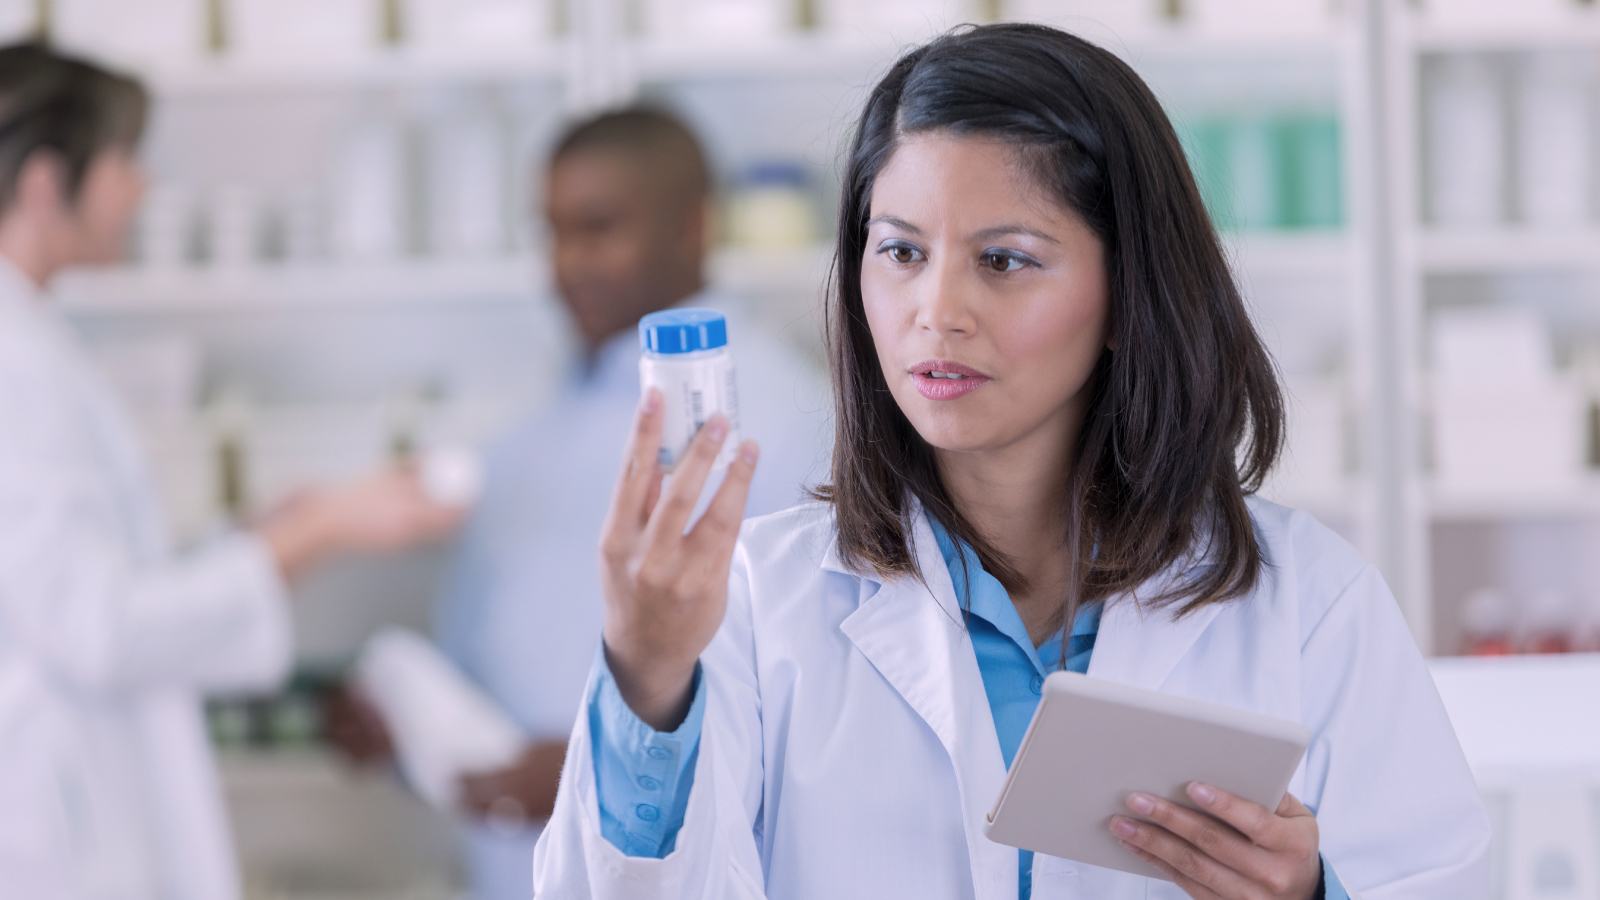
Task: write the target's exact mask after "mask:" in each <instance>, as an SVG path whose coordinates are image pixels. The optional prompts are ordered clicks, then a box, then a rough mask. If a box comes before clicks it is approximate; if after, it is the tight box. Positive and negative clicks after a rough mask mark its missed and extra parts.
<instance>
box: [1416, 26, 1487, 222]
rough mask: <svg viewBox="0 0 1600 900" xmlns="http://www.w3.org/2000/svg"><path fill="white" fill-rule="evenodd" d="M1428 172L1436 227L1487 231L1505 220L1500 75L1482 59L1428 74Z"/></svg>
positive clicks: (1456, 61) (1450, 60)
mask: <svg viewBox="0 0 1600 900" xmlns="http://www.w3.org/2000/svg"><path fill="white" fill-rule="evenodd" d="M1429 74H1430V75H1431V76H1432V77H1431V78H1430V79H1429V81H1428V91H1427V100H1426V112H1425V115H1426V122H1427V127H1426V134H1425V140H1426V153H1427V160H1426V170H1427V173H1428V175H1427V186H1428V200H1429V211H1430V213H1431V216H1430V217H1431V219H1432V221H1433V224H1434V225H1436V226H1438V227H1440V228H1446V229H1484V228H1494V227H1497V226H1499V225H1501V224H1502V223H1503V222H1504V219H1505V182H1506V134H1505V132H1506V129H1505V108H1504V98H1503V96H1502V83H1501V78H1500V72H1499V71H1498V69H1497V68H1496V67H1495V66H1494V64H1493V63H1492V62H1491V61H1490V60H1488V59H1486V58H1484V57H1481V56H1474V55H1457V56H1450V57H1446V58H1444V59H1442V60H1440V61H1438V63H1436V65H1435V66H1434V67H1433V69H1432V71H1431V72H1430V73H1429Z"/></svg>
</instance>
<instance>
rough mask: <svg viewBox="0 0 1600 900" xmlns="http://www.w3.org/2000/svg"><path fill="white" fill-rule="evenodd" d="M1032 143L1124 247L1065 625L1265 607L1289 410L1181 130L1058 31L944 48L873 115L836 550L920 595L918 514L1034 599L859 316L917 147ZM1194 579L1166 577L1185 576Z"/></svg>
mask: <svg viewBox="0 0 1600 900" xmlns="http://www.w3.org/2000/svg"><path fill="white" fill-rule="evenodd" d="M925 132H946V133H951V134H955V135H972V136H976V137H982V138H985V139H1000V140H1003V141H1006V142H1008V143H1010V144H1012V145H1013V146H1015V147H1016V149H1017V150H1018V152H1019V153H1020V154H1021V157H1022V159H1023V160H1025V161H1026V162H1027V163H1028V168H1029V169H1030V170H1031V171H1032V173H1033V174H1034V176H1035V177H1036V178H1038V179H1039V183H1040V186H1041V188H1042V189H1045V190H1050V191H1053V192H1054V194H1055V197H1056V199H1057V200H1058V201H1059V202H1060V203H1061V204H1063V205H1064V207H1065V208H1067V209H1069V210H1072V211H1074V212H1075V213H1076V214H1077V215H1078V216H1080V217H1081V218H1082V220H1083V221H1084V222H1085V223H1087V224H1088V226H1089V227H1090V228H1092V229H1093V230H1094V232H1095V233H1096V234H1097V235H1098V236H1099V238H1100V240H1101V242H1102V243H1103V244H1104V247H1105V264H1106V273H1107V276H1108V277H1107V285H1108V294H1109V297H1108V303H1109V329H1108V335H1109V341H1108V347H1109V348H1112V349H1107V350H1106V351H1104V352H1102V354H1101V357H1100V359H1099V360H1098V362H1097V364H1096V366H1095V369H1094V372H1093V375H1092V376H1091V378H1092V381H1091V383H1090V388H1089V389H1090V391H1091V397H1092V399H1091V401H1090V403H1089V406H1088V410H1087V413H1086V415H1085V420H1084V423H1083V427H1082V429H1081V431H1080V433H1079V437H1078V444H1077V448H1076V452H1075V455H1074V457H1073V459H1072V460H1071V461H1070V465H1071V466H1072V472H1071V477H1070V479H1069V483H1068V487H1067V490H1066V493H1065V495H1064V496H1062V497H1061V498H1060V502H1061V504H1062V506H1063V513H1064V515H1063V516H1062V521H1063V522H1064V523H1065V533H1064V534H1063V535H1062V541H1063V548H1064V552H1067V553H1069V554H1070V555H1071V559H1070V563H1071V567H1072V568H1071V573H1072V577H1071V578H1070V579H1069V584H1070V585H1071V587H1070V588H1069V590H1068V594H1067V595H1066V596H1064V597H1063V598H1062V599H1061V606H1060V608H1059V610H1058V613H1057V624H1061V623H1064V622H1067V621H1070V620H1071V619H1072V617H1073V615H1074V614H1075V613H1076V611H1077V609H1078V608H1079V607H1080V606H1081V605H1083V604H1085V603H1088V602H1092V601H1094V600H1098V599H1102V598H1111V597H1116V596H1120V595H1124V594H1126V595H1130V596H1131V595H1133V593H1134V591H1135V590H1136V589H1137V588H1139V587H1140V586H1141V585H1145V584H1147V583H1150V584H1151V585H1155V587H1153V589H1152V590H1151V591H1150V592H1149V595H1148V596H1144V597H1138V598H1137V602H1143V603H1148V604H1155V605H1169V604H1180V608H1179V615H1183V614H1187V613H1189V612H1191V611H1193V610H1194V609H1197V608H1199V607H1200V606H1203V605H1205V604H1209V603H1216V602H1220V601H1225V600H1228V599H1231V598H1235V597H1239V596H1242V595H1244V594H1245V593H1247V592H1248V591H1249V590H1250V589H1251V588H1252V587H1254V585H1255V583H1256V579H1257V578H1258V576H1259V574H1260V570H1261V566H1262V565H1263V557H1262V551H1261V546H1260V543H1259V542H1258V541H1257V539H1256V535H1255V532H1254V529H1253V527H1252V525H1251V519H1250V514H1249V510H1248V509H1247V508H1246V505H1245V495H1246V494H1247V493H1251V492H1254V491H1255V490H1256V489H1257V488H1259V487H1260V485H1261V482H1262V479H1263V478H1264V477H1265V476H1266V474H1267V472H1268V470H1269V469H1271V467H1272V465H1273V463H1274V462H1275V460H1276V458H1277V455H1278V452H1279V449H1280V446H1281V444H1282V440H1283V430H1284V424H1283V399H1282V395H1281V393H1280V390H1279V387H1278V382H1277V377H1276V373H1275V370H1274V366H1273V363H1272V360H1271V358H1270V356H1269V355H1268V353H1267V351H1266V349H1265V347H1264V346H1263V345H1262V343H1261V340H1260V338H1259V337H1258V336H1257V334H1256V331H1255V329H1254V327H1253V326H1252V325H1251V322H1250V317H1249V315H1248V313H1247V312H1246V310H1245V306H1244V303H1243V301H1242V300H1241V298H1240V295H1239V290H1238V288H1237V286H1236V285H1235V283H1234V280H1233V276H1232V274H1231V272H1230V271H1229V268H1228V263H1227V261H1226V258H1225V257H1224V255H1223V251H1222V246H1221V244H1220V242H1219V241H1218V238H1217V234H1216V232H1215V230H1214V229H1213V227H1212V225H1211V222H1210V220H1209V218H1208V217H1207V215H1206V210H1205V206H1204V204H1203V203H1202V201H1201V199H1200V192H1199V190H1198V189H1197V188H1196V186H1195V181H1194V177H1193V176H1192V175H1191V173H1190V171H1189V167H1188V164H1187V163H1186V162H1185V159H1184V155H1183V150H1182V149H1181V147H1180V146H1179V143H1178V138H1177V135H1176V134H1175V133H1174V132H1173V129H1172V125H1171V123H1170V122H1169V121H1168V120H1167V117H1166V114H1165V113H1164V112H1163V111H1162V109H1161V105H1160V103H1159V102H1158V101H1157V100H1156V98H1155V96H1154V95H1153V94H1152V93H1151V92H1150V89H1149V88H1148V87H1147V86H1146V85H1145V84H1144V82H1143V81H1142V80H1140V78H1139V76H1138V75H1136V74H1134V72H1133V70H1132V69H1130V68H1129V67H1128V66H1127V65H1126V64H1124V63H1123V62H1122V61H1121V60H1119V59H1117V58H1116V57H1115V56H1113V55H1112V54H1111V53H1109V52H1107V51H1105V50H1103V49H1101V48H1100V47H1097V46H1095V45H1094V44H1091V43H1089V42H1087V41H1084V40H1082V39H1080V38H1077V37H1074V36H1073V35H1070V34H1067V33H1065V32H1062V31H1058V30H1056V29H1053V28H1047V27H1044V26H1040V25H1020V24H1009V25H989V26H982V27H976V28H966V29H962V30H958V31H955V32H952V33H950V34H946V35H944V36H942V37H940V38H937V39H935V40H934V41H932V42H931V43H929V44H927V45H925V46H922V47H919V48H917V49H915V50H912V51H910V52H909V53H907V54H905V55H904V56H902V57H901V58H900V59H899V60H898V61H897V62H896V63H895V64H894V66H893V68H891V69H890V70H889V73H888V74H887V75H886V76H884V78H883V80H882V81H880V82H879V83H878V84H877V86H876V87H875V88H873V90H872V93H871V95H870V96H869V97H868V99H867V102H866V107H865V109H864V111H863V113H862V115H861V119H860V122H859V124H858V125H857V127H856V132H855V138H854V141H853V144H852V146H851V149H850V155H849V159H848V163H847V169H846V172H845V177H844V189H843V198H842V202H841V204H840V209H839V237H838V245H837V251H836V253H837V256H836V258H835V260H834V267H833V277H832V285H831V290H830V298H829V302H828V311H827V332H828V335H827V336H828V353H829V357H830V363H831V367H832V370H833V390H834V401H835V407H836V417H835V423H836V424H835V428H836V432H835V441H834V455H833V469H832V473H831V474H832V479H831V483H830V484H826V485H823V486H821V487H819V488H818V489H817V491H816V494H817V496H819V497H820V498H822V499H824V500H827V501H829V502H831V503H832V504H833V507H834V514H835V518H836V521H837V527H838V546H839V554H840V557H841V558H842V560H843V561H844V562H846V563H847V564H850V565H852V566H854V567H856V568H858V569H860V570H862V571H866V570H869V569H870V570H875V571H876V572H877V573H878V574H880V575H883V576H885V577H895V576H901V575H913V576H918V577H920V575H921V573H920V572H918V570H917V566H916V561H915V557H914V556H913V553H912V550H911V548H910V546H909V544H910V541H909V535H910V528H911V517H912V511H913V509H914V502H913V498H914V500H915V502H920V504H921V506H922V508H923V509H924V510H925V511H926V512H927V514H928V515H929V516H931V517H932V518H934V519H935V520H937V521H938V522H939V523H940V524H942V525H943V526H944V527H945V528H946V529H947V530H948V531H949V532H950V533H951V535H952V536H953V537H956V538H958V539H960V540H962V541H965V542H966V543H967V545H969V546H970V547H971V548H972V549H973V550H974V551H975V552H976V553H977V555H978V558H979V560H980V561H981V562H982V564H983V567H984V568H985V569H986V570H987V571H989V572H990V573H991V574H993V575H994V576H996V577H997V578H998V579H999V580H1000V581H1001V583H1002V584H1004V585H1005V586H1006V588H1007V589H1008V590H1013V591H1015V590H1025V589H1026V587H1027V584H1026V582H1025V580H1024V579H1023V577H1022V576H1021V574H1020V573H1019V572H1018V571H1017V569H1016V567H1015V566H1014V565H1013V564H1012V563H1011V562H1010V561H1009V560H1008V559H1007V558H1006V556H1005V554H1004V553H1003V552H1001V550H1000V549H999V548H997V547H995V546H994V545H993V544H991V543H990V542H989V541H987V540H986V539H985V538H984V537H983V535H981V534H979V533H978V532H977V530H976V529H975V528H973V526H972V525H971V524H970V523H969V522H968V521H967V519H966V518H965V517H963V516H962V514H961V512H960V510H959V509H957V508H956V506H955V503H954V502H953V501H952V498H951V496H950V493H949V491H948V490H947V489H946V487H945V485H944V483H943V482H942V481H941V479H940V475H939V469H938V466H937V465H936V462H935V458H934V452H933V449H932V448H931V447H930V446H929V445H928V444H927V442H925V441H924V440H923V439H922V438H921V436H919V435H918V434H917V432H916V430H915V429H914V428H913V427H912V425H911V423H910V422H909V421H908V420H907V419H906V417H905V415H904V414H903V413H902V412H901V411H900V408H899V406H898V405H897V404H896V403H895V401H894V400H893V398H892V395H891V394H890V393H889V387H888V382H887V381H886V380H885V378H884V374H883V371H882V370H881V369H880V367H879V364H878V356H877V353H876V351H875V350H874V349H873V340H872V333H871V331H870V330H869V329H868V326H867V320H866V316H865V314H864V312H863V309H862V297H861V266H862V258H863V253H864V251H865V249H866V242H867V218H868V216H869V215H870V212H869V210H870V206H871V198H872V189H873V183H874V180H875V179H876V177H877V175H878V173H879V171H881V170H882V168H883V166H884V165H885V164H886V163H887V162H888V160H889V158H890V157H891V156H892V155H893V153H894V151H895V148H896V146H897V145H898V143H899V142H900V140H901V139H902V138H904V137H905V136H907V135H912V134H919V133H925ZM1169 569H1170V570H1173V571H1174V573H1176V575H1177V577H1175V578H1167V579H1165V580H1162V581H1159V582H1152V581H1151V579H1153V578H1155V577H1156V576H1158V575H1161V574H1163V573H1165V572H1168V570H1169Z"/></svg>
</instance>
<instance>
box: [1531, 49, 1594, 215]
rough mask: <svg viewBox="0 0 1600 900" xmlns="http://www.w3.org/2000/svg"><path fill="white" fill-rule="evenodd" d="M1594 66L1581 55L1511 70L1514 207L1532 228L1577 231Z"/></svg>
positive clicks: (1588, 174) (1537, 59) (1544, 55)
mask: <svg viewBox="0 0 1600 900" xmlns="http://www.w3.org/2000/svg"><path fill="white" fill-rule="evenodd" d="M1593 77H1594V66H1593V65H1592V58H1591V57H1590V56H1589V55H1588V54H1586V53H1577V52H1560V51H1547V52H1539V53H1534V54H1532V55H1531V56H1529V57H1526V58H1525V59H1523V60H1522V63H1521V65H1520V66H1519V67H1518V69H1517V78H1516V94H1515V99H1514V103H1515V110H1516V142H1517V143H1516V169H1517V207H1518V212H1519V213H1520V218H1521V220H1522V222H1523V223H1524V224H1526V225H1529V226H1532V227H1535V228H1574V227H1582V226H1583V225H1584V224H1585V223H1586V222H1587V221H1588V219H1589V216H1590V206H1589V204H1590V201H1591V198H1592V197H1593V196H1594V195H1593V184H1594V163H1593V159H1592V149H1593V147H1594V132H1593V128H1594V121H1593V115H1594V107H1593V98H1594V94H1593V82H1592V79H1593Z"/></svg>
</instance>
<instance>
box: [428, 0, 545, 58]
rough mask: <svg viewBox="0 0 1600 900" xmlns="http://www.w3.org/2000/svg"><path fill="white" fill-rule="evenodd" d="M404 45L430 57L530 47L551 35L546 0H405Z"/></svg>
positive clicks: (508, 50) (530, 48) (522, 49)
mask: <svg viewBox="0 0 1600 900" xmlns="http://www.w3.org/2000/svg"><path fill="white" fill-rule="evenodd" d="M404 16H405V20H404V26H403V30H404V34H405V40H406V43H408V44H410V45H411V46H413V47H415V48H417V50H418V51H420V52H422V53H424V54H427V55H437V56H468V55H471V54H474V53H479V52H484V51H488V52H491V53H494V52H501V53H504V52H511V51H528V50H532V49H534V48H535V47H537V46H538V45H539V44H540V43H542V42H544V41H546V40H548V39H549V38H550V31H551V25H552V24H553V20H554V17H555V13H554V11H553V10H552V9H551V7H550V3H549V2H548V0H406V3H405V7H404Z"/></svg>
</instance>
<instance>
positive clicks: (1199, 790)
mask: <svg viewBox="0 0 1600 900" xmlns="http://www.w3.org/2000/svg"><path fill="white" fill-rule="evenodd" d="M1189 796H1191V797H1193V798H1194V799H1195V800H1197V801H1199V802H1201V803H1204V804H1206V805H1207V806H1209V805H1211V803H1212V802H1213V801H1215V800H1216V799H1217V791H1216V789H1215V788H1213V787H1212V786H1211V785H1209V784H1201V783H1200V782H1198V781H1196V782H1195V783H1194V784H1191V785H1189Z"/></svg>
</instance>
